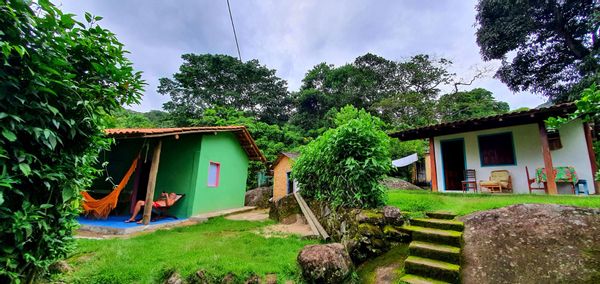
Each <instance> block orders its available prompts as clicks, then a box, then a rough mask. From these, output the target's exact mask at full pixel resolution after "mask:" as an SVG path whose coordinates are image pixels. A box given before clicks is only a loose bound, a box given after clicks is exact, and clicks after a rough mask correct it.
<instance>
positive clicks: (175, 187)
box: [92, 132, 248, 218]
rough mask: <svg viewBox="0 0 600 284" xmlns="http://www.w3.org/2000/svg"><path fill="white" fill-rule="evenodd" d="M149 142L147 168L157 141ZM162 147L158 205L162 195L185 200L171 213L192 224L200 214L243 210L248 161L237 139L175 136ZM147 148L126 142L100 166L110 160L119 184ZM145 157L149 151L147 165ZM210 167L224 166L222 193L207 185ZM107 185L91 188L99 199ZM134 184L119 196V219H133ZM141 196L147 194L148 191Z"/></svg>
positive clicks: (100, 183)
mask: <svg viewBox="0 0 600 284" xmlns="http://www.w3.org/2000/svg"><path fill="white" fill-rule="evenodd" d="M147 141H149V143H150V147H149V151H148V153H147V155H148V160H147V162H148V163H150V162H151V161H150V160H151V158H152V151H153V149H154V146H155V145H156V143H157V142H158V140H157V139H156V138H155V139H148V140H147ZM162 141H163V142H162V143H163V144H162V148H161V155H160V163H159V166H158V174H157V177H156V188H155V191H154V199H158V198H159V197H160V194H161V193H162V192H177V193H180V194H185V197H184V198H183V199H181V200H180V201H179V202H177V204H175V205H174V206H173V207H172V208H171V209H169V212H170V213H171V214H173V215H175V216H177V217H179V218H187V217H190V216H193V215H196V214H199V213H204V212H210V211H215V210H221V209H229V208H237V207H242V206H244V194H245V192H246V178H247V171H248V156H247V155H246V152H245V151H244V150H243V148H242V147H241V145H240V143H239V140H238V139H237V138H236V137H235V135H234V134H232V133H226V132H220V133H217V134H214V135H213V134H205V135H200V134H197V135H180V137H179V139H175V138H174V137H172V136H171V137H165V138H162ZM143 143H144V139H121V140H118V141H117V143H116V145H114V146H113V147H112V149H111V151H109V152H106V155H102V156H101V157H100V160H104V158H105V157H104V156H106V159H107V160H109V161H110V163H109V166H108V170H109V174H110V175H111V176H112V177H113V179H114V180H115V183H118V182H119V181H120V180H121V178H122V177H123V174H124V173H125V171H127V169H128V167H129V166H130V165H131V162H132V161H133V159H134V158H135V155H136V154H137V153H138V152H139V151H140V149H141V147H142V144H143ZM145 155H146V151H143V152H142V159H144V156H145ZM211 161H213V162H218V163H220V164H221V169H220V176H219V186H218V187H208V184H207V183H208V165H209V163H210V162H211ZM148 166H149V165H148ZM104 179H105V175H103V176H102V177H101V178H99V179H97V180H96V181H95V182H94V186H93V187H92V188H94V189H102V191H101V192H100V193H99V196H98V197H102V196H104V195H105V194H107V193H108V192H110V190H112V189H111V185H110V183H107V182H105V181H104ZM134 180H135V174H134V175H133V176H132V177H131V179H130V181H129V183H128V185H127V187H126V188H125V190H124V191H123V192H122V193H121V195H120V199H121V201H120V203H119V205H118V207H117V209H116V210H117V213H119V214H122V215H127V214H129V206H130V203H129V197H130V196H131V191H132V187H133V183H134ZM139 190H140V191H142V192H145V191H146V188H140V189H139ZM104 191H105V192H104Z"/></svg>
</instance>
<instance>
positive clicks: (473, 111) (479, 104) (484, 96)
mask: <svg viewBox="0 0 600 284" xmlns="http://www.w3.org/2000/svg"><path fill="white" fill-rule="evenodd" d="M436 109H437V113H438V115H439V116H440V121H441V122H450V121H456V120H462V119H469V118H475V117H483V116H488V115H495V114H501V113H507V112H508V111H509V110H510V108H509V106H508V103H505V102H499V101H496V100H495V99H494V97H493V96H492V92H490V91H488V90H486V89H481V88H477V89H473V90H471V91H467V92H456V93H451V94H446V95H443V96H441V97H440V99H439V101H438V104H437V107H436Z"/></svg>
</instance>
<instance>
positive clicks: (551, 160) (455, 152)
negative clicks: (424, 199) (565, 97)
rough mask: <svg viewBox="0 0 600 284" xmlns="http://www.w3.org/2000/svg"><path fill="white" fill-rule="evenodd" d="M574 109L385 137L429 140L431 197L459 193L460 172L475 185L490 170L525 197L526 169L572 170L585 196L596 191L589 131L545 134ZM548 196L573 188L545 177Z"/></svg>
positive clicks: (575, 127) (578, 125)
mask: <svg viewBox="0 0 600 284" xmlns="http://www.w3.org/2000/svg"><path fill="white" fill-rule="evenodd" d="M575 109H576V107H575V105H574V104H572V103H566V104H560V105H554V106H550V107H545V108H538V109H532V110H527V111H520V112H511V113H507V114H502V115H495V116H488V117H483V118H475V119H469V120H461V121H455V122H449V123H442V124H437V125H431V126H426V127H421V128H416V129H409V130H406V131H401V132H396V133H392V134H390V136H391V137H395V138H398V139H400V140H402V141H408V140H414V139H425V138H428V139H429V148H430V149H429V152H430V153H431V154H430V155H431V159H430V167H429V168H430V171H431V187H432V190H433V191H452V190H462V181H463V180H465V170H467V169H472V170H475V173H476V179H477V180H478V183H477V187H478V188H480V184H479V181H481V180H487V179H488V178H489V177H490V173H491V172H492V171H494V170H507V171H508V172H509V173H510V176H511V180H512V190H513V192H514V193H529V185H528V179H527V174H526V167H527V169H528V172H529V175H530V177H531V178H534V177H535V175H536V169H538V168H543V169H544V170H545V171H546V172H550V171H548V169H552V168H558V167H572V168H574V169H575V172H576V174H577V176H578V179H579V180H585V181H587V184H588V188H589V190H590V193H593V192H596V191H598V189H597V188H595V184H594V178H593V177H594V173H595V172H596V164H595V156H594V151H593V148H592V134H591V128H590V126H589V125H588V124H587V123H583V122H582V121H581V120H579V119H577V120H574V121H572V122H570V123H568V124H566V125H564V126H562V127H561V128H560V129H558V131H557V132H548V131H547V130H546V128H545V126H544V120H546V119H547V118H548V117H551V116H564V115H566V114H568V113H571V112H573V111H574V110H575ZM545 187H546V189H547V192H548V193H549V194H557V193H561V194H562V193H568V194H570V193H571V192H572V184H569V183H565V182H562V181H560V180H559V182H558V183H557V182H555V181H554V176H549V177H548V180H547V183H546V186H545Z"/></svg>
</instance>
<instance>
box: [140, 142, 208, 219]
mask: <svg viewBox="0 0 600 284" xmlns="http://www.w3.org/2000/svg"><path fill="white" fill-rule="evenodd" d="M162 143H163V144H162V148H161V153H160V163H159V165H158V174H157V176H156V188H155V189H154V198H155V199H157V198H159V197H160V194H161V193H162V192H163V191H164V192H176V193H179V194H185V197H183V199H181V200H180V201H179V202H177V204H175V205H173V207H171V208H170V209H169V213H171V214H173V215H175V216H177V217H179V218H187V217H189V216H191V215H193V211H192V208H193V207H194V198H195V197H194V195H195V192H194V185H195V178H196V170H197V168H198V167H197V165H198V159H197V153H200V149H201V144H202V136H201V135H181V136H180V138H179V139H175V138H174V137H172V136H171V137H165V138H163V142H162ZM153 146H154V145H152V147H150V149H152V148H153ZM151 153H152V151H150V155H151Z"/></svg>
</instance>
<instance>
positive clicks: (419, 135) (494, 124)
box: [389, 103, 577, 141]
mask: <svg viewBox="0 0 600 284" xmlns="http://www.w3.org/2000/svg"><path fill="white" fill-rule="evenodd" d="M576 108H577V107H576V106H575V103H563V104H558V105H553V106H549V107H543V108H536V109H530V110H525V111H518V112H509V113H506V114H499V115H493V116H486V117H480V118H473V119H467V120H459V121H453V122H446V123H440V124H435V125H429V126H424V127H419V128H413V129H408V130H404V131H399V132H394V133H390V134H389V135H390V137H394V138H398V139H399V140H402V141H408V140H415V139H425V138H431V137H435V136H441V135H448V134H455V133H461V132H470V131H477V130H484V129H493V128H500V127H507V126H514V125H522V124H530V123H538V122H540V121H544V120H546V119H548V118H549V117H552V116H565V115H567V114H569V113H572V112H573V111H575V109H576Z"/></svg>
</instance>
